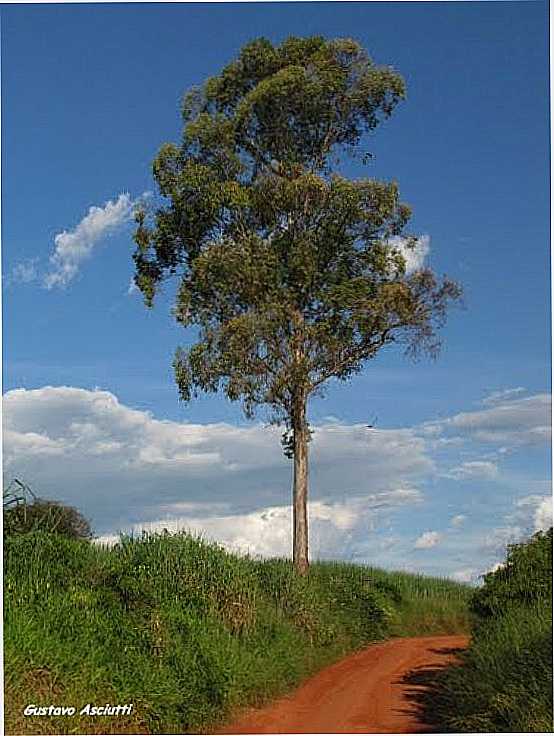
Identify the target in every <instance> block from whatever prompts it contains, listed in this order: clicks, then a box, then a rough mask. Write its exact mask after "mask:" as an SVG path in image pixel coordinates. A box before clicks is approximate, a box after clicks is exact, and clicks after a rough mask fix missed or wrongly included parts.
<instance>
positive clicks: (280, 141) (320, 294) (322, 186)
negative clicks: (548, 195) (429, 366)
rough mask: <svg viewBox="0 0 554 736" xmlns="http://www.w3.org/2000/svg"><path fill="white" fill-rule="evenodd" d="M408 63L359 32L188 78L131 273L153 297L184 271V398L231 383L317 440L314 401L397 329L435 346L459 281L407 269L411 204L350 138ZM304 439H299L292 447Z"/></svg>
mask: <svg viewBox="0 0 554 736" xmlns="http://www.w3.org/2000/svg"><path fill="white" fill-rule="evenodd" d="M404 95H405V86H404V81H403V79H402V77H401V76H400V75H399V74H398V73H397V72H396V71H394V70H393V69H391V68H389V67H380V66H377V65H376V64H374V63H373V61H372V60H371V59H370V58H369V56H368V54H367V53H366V51H365V50H364V49H363V48H362V47H361V46H360V45H359V44H358V43H356V42H355V41H353V40H350V39H337V40H326V39H324V38H322V37H319V36H315V37H310V38H295V37H291V38H288V39H287V40H286V41H284V42H283V43H282V44H281V45H279V46H274V45H273V44H272V43H270V42H269V41H268V40H266V39H263V38H262V39H257V40H255V41H252V42H251V43H249V44H248V45H246V46H245V47H244V48H243V49H242V51H241V52H240V54H239V56H238V58H237V59H236V60H235V61H233V62H231V63H230V64H228V65H227V66H226V67H225V68H224V69H223V70H222V72H221V74H219V75H217V76H214V77H211V78H209V79H208V80H207V81H206V82H205V83H204V84H203V85H202V86H200V87H197V88H194V89H192V90H191V91H190V92H189V93H188V94H187V95H186V96H185V98H184V102H183V106H182V116H183V123H184V127H183V135H182V140H181V142H180V143H179V144H171V143H168V144H165V145H163V146H162V148H161V149H160V151H159V154H158V156H157V158H156V160H155V162H154V165H153V173H154V178H155V180H156V183H157V187H158V191H159V194H160V195H161V202H160V204H159V206H157V207H156V208H155V209H154V211H150V212H147V211H146V210H145V209H143V210H141V211H139V212H138V213H137V230H136V233H135V240H136V244H137V248H136V251H135V254H134V259H135V264H136V275H135V282H136V285H137V286H138V288H139V289H140V290H141V291H142V293H143V295H144V298H145V302H146V304H147V305H149V306H151V305H152V304H153V301H154V298H155V295H156V293H157V291H158V290H159V288H160V285H161V283H162V282H163V281H164V280H165V279H166V278H168V277H171V276H173V275H177V276H178V279H179V286H178V291H177V297H176V303H175V307H174V315H175V318H176V320H177V321H178V322H179V323H181V324H182V325H183V326H184V327H190V326H195V327H196V328H198V333H197V335H198V339H197V340H196V342H195V343H194V344H193V345H192V346H190V347H186V348H180V349H178V350H177V353H176V356H175V361H174V366H175V375H176V380H177V384H178V386H179V390H180V394H181V397H182V398H183V399H184V400H189V399H190V398H191V397H193V396H196V395H197V394H198V393H199V392H201V391H208V392H213V391H217V390H223V391H224V392H225V393H226V395H227V397H228V398H229V399H231V400H233V401H236V400H238V401H241V402H242V405H243V407H244V410H245V412H246V414H247V416H253V415H254V413H255V410H256V408H257V407H258V406H260V405H264V406H265V407H268V408H269V410H270V415H271V418H272V419H273V420H274V421H278V422H281V421H282V422H284V423H285V424H286V426H287V428H289V429H292V430H293V432H294V430H295V417H296V420H297V421H296V431H297V435H299V434H303V436H304V439H306V433H307V420H306V401H307V399H308V398H309V397H310V396H311V395H313V394H314V393H316V392H318V391H321V389H322V387H323V386H324V384H325V382H326V381H327V380H328V379H330V378H331V377H335V378H338V379H341V380H346V379H348V378H349V377H350V376H352V375H353V374H355V373H357V372H359V371H360V370H361V368H362V367H363V365H364V363H365V362H366V361H367V360H369V359H371V358H373V357H375V356H376V355H377V353H378V351H379V350H380V349H381V348H383V347H384V346H386V345H390V344H392V343H402V344H403V346H404V347H405V349H407V350H408V352H410V353H412V354H415V353H417V352H419V351H422V350H423V351H428V352H430V353H434V352H436V350H437V349H438V346H439V340H438V335H437V328H438V327H440V326H441V324H442V322H443V320H444V317H445V314H446V308H447V306H448V303H449V302H451V301H452V300H456V299H457V298H458V297H459V296H460V287H459V286H458V285H457V284H456V283H454V282H453V281H451V280H450V279H448V278H444V279H439V278H438V277H437V276H436V275H435V274H434V273H433V272H432V271H431V270H430V269H428V268H421V269H419V270H416V271H415V272H413V273H407V271H406V259H405V257H404V255H403V252H404V253H405V252H406V251H405V250H404V251H403V250H402V249H401V248H399V247H398V242H399V236H401V235H402V236H403V238H404V240H403V241H402V242H403V245H404V248H408V249H409V248H410V247H414V246H415V243H416V238H415V237H413V236H410V235H409V234H405V233H404V229H405V227H406V225H407V223H408V221H409V218H410V208H409V207H408V206H407V205H406V204H404V203H402V202H401V201H400V198H399V192H398V187H397V184H396V183H395V182H382V181H376V180H374V179H371V178H363V179H355V180H353V179H349V178H347V177H346V176H344V174H342V173H341V166H340V163H341V156H342V155H343V154H344V153H345V152H350V153H352V154H354V155H361V157H362V159H364V160H366V159H367V156H368V154H367V153H366V154H363V153H360V152H359V149H360V143H361V141H362V137H363V136H364V135H365V134H367V133H370V132H371V131H373V130H374V129H375V128H376V127H377V125H378V124H379V123H380V122H381V121H383V120H384V119H386V118H387V117H389V116H390V115H391V113H392V112H393V110H394V108H395V107H396V105H397V104H398V103H399V101H400V100H402V99H403V98H404ZM289 450H290V451H291V452H292V453H293V454H294V453H295V449H294V443H293V444H291V445H290V446H289Z"/></svg>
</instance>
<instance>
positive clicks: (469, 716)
mask: <svg viewBox="0 0 554 736" xmlns="http://www.w3.org/2000/svg"><path fill="white" fill-rule="evenodd" d="M471 609H472V610H473V612H474V614H475V616H476V620H475V623H474V631H473V637H472V642H471V646H470V648H469V650H468V651H467V653H466V654H465V655H464V657H463V659H462V663H461V664H460V665H459V666H455V667H452V668H450V669H449V670H447V671H446V672H445V673H443V674H442V675H441V677H440V678H439V682H438V685H435V687H434V688H433V689H432V690H431V691H430V693H429V695H428V696H427V703H426V708H427V710H428V713H429V720H431V718H434V719H435V722H436V724H437V726H438V727H439V729H440V730H441V731H452V732H478V733H486V732H489V733H494V732H508V733H519V732H523V733H537V732H539V733H542V732H544V733H549V732H552V731H553V730H554V729H553V727H554V723H553V718H552V529H551V530H550V531H549V532H548V533H546V534H540V533H539V534H537V535H535V537H534V538H533V539H531V540H530V541H529V542H527V543H526V544H520V545H513V546H512V547H511V548H510V550H509V553H508V559H507V562H506V564H505V565H504V566H503V567H502V568H500V569H499V570H497V571H496V572H494V573H489V575H487V576H486V577H485V585H484V586H483V587H482V588H481V589H479V590H478V591H476V592H475V594H474V595H473V597H472V601H471Z"/></svg>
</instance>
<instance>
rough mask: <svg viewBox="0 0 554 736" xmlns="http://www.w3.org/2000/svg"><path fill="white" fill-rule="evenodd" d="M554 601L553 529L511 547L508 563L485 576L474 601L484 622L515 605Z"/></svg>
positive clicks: (477, 611) (509, 547) (474, 610)
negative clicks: (553, 589)
mask: <svg viewBox="0 0 554 736" xmlns="http://www.w3.org/2000/svg"><path fill="white" fill-rule="evenodd" d="M538 600H552V527H551V528H550V529H549V530H548V531H547V532H537V533H536V534H535V535H534V536H533V537H531V539H530V540H529V541H527V542H523V543H521V544H511V545H509V546H508V553H507V558H506V562H505V563H504V564H503V565H502V566H501V567H499V568H498V569H497V570H495V571H494V572H489V573H488V574H487V575H485V578H484V585H483V587H482V588H481V589H480V590H478V591H477V592H476V593H475V595H474V596H473V599H472V601H471V609H472V611H473V612H474V613H476V614H477V615H478V616H481V617H482V618H489V617H491V616H497V615H499V614H501V613H502V612H504V611H506V609H507V608H508V607H509V606H511V605H514V604H518V603H523V604H531V603H533V602H535V601H538Z"/></svg>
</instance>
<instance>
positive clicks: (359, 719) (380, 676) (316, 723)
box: [219, 636, 469, 734]
mask: <svg viewBox="0 0 554 736" xmlns="http://www.w3.org/2000/svg"><path fill="white" fill-rule="evenodd" d="M468 642H469V639H468V637H467V636H432V637H418V638H406V639H391V640H389V641H386V642H383V643H380V644H374V645H372V646H370V647H367V649H364V650H362V651H361V652H357V653H356V654H353V655H351V656H349V657H346V658H345V659H342V660H340V661H339V662H337V663H335V664H333V665H331V666H330V667H326V668H325V669H324V670H322V671H321V672H319V673H318V674H316V675H315V676H313V677H311V678H310V679H309V680H307V681H306V682H305V683H304V684H303V685H301V686H300V687H299V688H298V689H297V690H296V691H294V692H293V693H291V694H290V695H289V696H287V697H285V698H282V699H280V700H278V701H276V702H274V703H272V704H271V705H269V706H267V707H266V708H261V709H251V710H248V711H246V712H244V713H243V714H242V715H241V716H240V717H239V718H238V719H237V720H236V721H235V722H233V723H230V724H228V725H227V726H226V727H223V728H222V729H221V730H220V731H219V733H221V734H246V733H250V734H262V733H275V734H281V733H283V734H284V733H425V732H432V731H433V730H434V729H433V727H431V726H429V725H428V724H426V723H424V721H423V716H422V713H421V710H420V708H419V706H418V704H417V698H418V696H419V695H421V692H422V691H423V690H424V689H425V687H426V686H425V685H424V684H413V683H418V682H419V683H421V682H422V681H425V680H426V679H427V676H428V675H429V673H430V672H433V671H434V670H435V669H436V668H442V667H445V666H446V665H447V664H449V663H451V662H452V661H453V660H454V659H455V658H456V654H458V653H459V652H460V651H462V650H463V649H464V648H465V647H466V646H467V645H468Z"/></svg>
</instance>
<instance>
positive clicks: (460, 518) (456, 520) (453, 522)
mask: <svg viewBox="0 0 554 736" xmlns="http://www.w3.org/2000/svg"><path fill="white" fill-rule="evenodd" d="M466 519H467V516H466V515H465V514H456V516H453V517H452V518H451V519H450V526H453V527H454V528H455V529H457V528H458V527H461V526H462V525H463V524H464V522H465V521H466Z"/></svg>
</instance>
